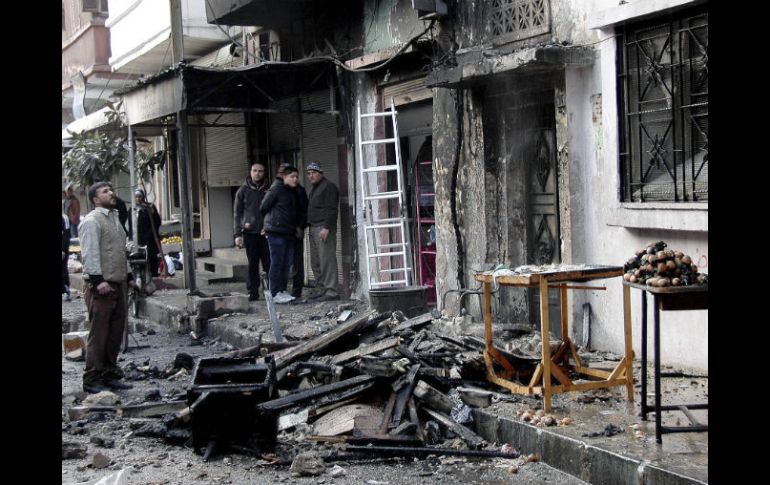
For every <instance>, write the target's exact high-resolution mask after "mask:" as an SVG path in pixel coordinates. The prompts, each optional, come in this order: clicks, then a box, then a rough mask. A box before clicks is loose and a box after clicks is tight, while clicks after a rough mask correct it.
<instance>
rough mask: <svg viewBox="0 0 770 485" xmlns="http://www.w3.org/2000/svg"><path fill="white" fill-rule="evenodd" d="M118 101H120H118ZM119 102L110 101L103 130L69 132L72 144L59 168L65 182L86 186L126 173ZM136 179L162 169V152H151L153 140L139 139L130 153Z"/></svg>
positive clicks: (163, 161) (152, 150) (124, 124)
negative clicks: (132, 155) (134, 164)
mask: <svg viewBox="0 0 770 485" xmlns="http://www.w3.org/2000/svg"><path fill="white" fill-rule="evenodd" d="M121 103H122V102H121ZM121 103H118V104H117V105H112V104H110V105H109V106H108V110H107V112H106V117H107V121H108V122H107V125H106V126H105V129H103V130H100V129H97V130H93V131H91V132H83V133H73V132H70V134H71V135H72V140H73V142H74V144H73V147H72V148H71V149H70V150H69V151H68V152H67V153H65V154H64V155H63V156H62V171H63V173H64V177H65V179H66V180H67V182H69V183H71V184H73V185H76V186H79V187H88V186H90V185H91V184H93V183H94V182H97V181H100V180H105V181H110V180H113V179H114V177H115V176H116V175H118V173H120V172H124V173H129V167H128V161H129V150H128V144H127V143H126V136H125V135H124V134H125V133H126V131H125V129H123V128H125V127H126V123H125V115H124V113H123V112H121V111H120V106H121ZM134 158H135V162H136V170H137V172H136V173H137V179H138V180H144V179H147V178H149V177H151V176H152V175H154V174H155V172H157V171H158V170H162V169H163V167H164V165H165V161H166V151H165V150H161V151H154V146H153V143H151V142H149V141H148V140H140V143H139V144H138V145H137V148H136V150H135V154H134Z"/></svg>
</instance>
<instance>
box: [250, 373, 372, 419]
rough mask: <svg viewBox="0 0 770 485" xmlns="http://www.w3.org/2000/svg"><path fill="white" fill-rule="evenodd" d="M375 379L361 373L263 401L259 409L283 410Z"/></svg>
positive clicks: (258, 406)
mask: <svg viewBox="0 0 770 485" xmlns="http://www.w3.org/2000/svg"><path fill="white" fill-rule="evenodd" d="M374 379H375V378H374V377H372V376H367V375H360V376H356V377H352V378H350V379H346V380H344V381H339V382H334V383H332V384H327V385H325V386H318V387H315V388H313V389H307V390H304V391H300V392H297V393H294V394H290V395H288V396H284V397H281V398H278V399H273V400H272V401H266V402H263V403H261V404H258V405H257V410H259V411H263V412H264V411H271V412H274V411H281V410H283V409H288V408H290V407H292V406H296V405H297V404H299V403H302V402H305V401H309V400H312V399H317V398H320V397H323V396H326V395H327V394H332V393H334V392H337V391H345V390H349V389H351V388H353V387H356V386H362V385H364V384H369V383H371V384H374Z"/></svg>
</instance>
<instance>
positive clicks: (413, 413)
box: [409, 397, 425, 441]
mask: <svg viewBox="0 0 770 485" xmlns="http://www.w3.org/2000/svg"><path fill="white" fill-rule="evenodd" d="M409 420H410V421H411V422H412V423H414V424H415V426H417V432H416V433H417V439H419V440H420V441H425V437H424V436H423V435H422V425H421V424H420V417H419V416H418V415H417V405H416V404H415V403H414V397H410V398H409Z"/></svg>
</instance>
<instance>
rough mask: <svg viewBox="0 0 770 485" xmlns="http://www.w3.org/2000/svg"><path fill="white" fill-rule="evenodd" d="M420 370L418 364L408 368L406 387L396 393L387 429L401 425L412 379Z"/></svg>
mask: <svg viewBox="0 0 770 485" xmlns="http://www.w3.org/2000/svg"><path fill="white" fill-rule="evenodd" d="M418 370H420V364H414V365H412V367H410V368H409V372H408V373H407V374H406V385H405V386H404V387H402V388H401V390H400V391H398V397H396V407H395V409H394V410H393V419H391V421H390V424H389V425H388V427H389V428H395V427H396V426H398V425H399V424H401V416H403V414H404V410H405V409H406V402H407V401H408V400H409V398H410V397H411V396H412V391H413V390H414V379H415V377H417V371H418Z"/></svg>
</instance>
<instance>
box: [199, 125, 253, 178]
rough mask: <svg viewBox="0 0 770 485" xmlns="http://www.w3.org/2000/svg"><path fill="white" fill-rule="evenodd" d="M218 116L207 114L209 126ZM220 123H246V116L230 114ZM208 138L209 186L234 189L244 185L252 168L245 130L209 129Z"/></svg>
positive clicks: (241, 127)
mask: <svg viewBox="0 0 770 485" xmlns="http://www.w3.org/2000/svg"><path fill="white" fill-rule="evenodd" d="M217 118H219V115H206V116H205V119H206V122H207V123H213V122H214V120H217ZM217 123H221V124H241V125H243V124H244V117H243V113H227V114H224V115H222V117H221V118H219V119H218V120H217ZM204 136H205V137H206V145H205V146H206V162H207V169H206V173H207V174H208V185H209V186H211V187H231V186H238V185H240V184H241V183H243V180H244V178H245V177H246V175H247V173H248V169H249V161H248V154H247V150H248V143H247V140H246V127H245V126H236V127H208V128H205V129H204Z"/></svg>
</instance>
